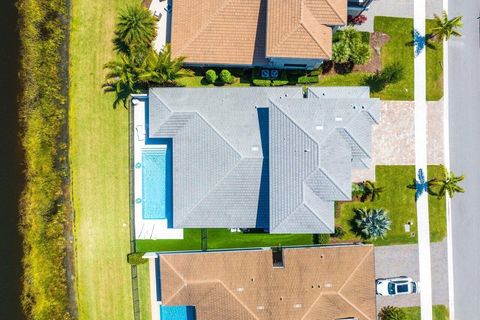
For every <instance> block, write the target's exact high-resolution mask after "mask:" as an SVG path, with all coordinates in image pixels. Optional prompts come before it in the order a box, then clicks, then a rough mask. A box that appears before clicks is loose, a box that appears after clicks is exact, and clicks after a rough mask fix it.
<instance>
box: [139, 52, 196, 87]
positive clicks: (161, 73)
mask: <svg viewBox="0 0 480 320" xmlns="http://www.w3.org/2000/svg"><path fill="white" fill-rule="evenodd" d="M184 60H185V57H177V58H172V53H171V47H170V44H167V45H165V47H164V48H163V50H162V51H161V52H160V53H156V52H155V51H153V50H151V52H150V54H149V56H148V58H147V68H146V69H147V71H146V72H145V73H144V74H142V75H141V76H140V79H141V80H147V81H149V82H150V83H154V84H156V85H161V86H175V85H176V84H177V80H178V79H179V78H183V77H192V76H193V75H194V73H193V71H191V70H188V69H184V68H183V61H184Z"/></svg>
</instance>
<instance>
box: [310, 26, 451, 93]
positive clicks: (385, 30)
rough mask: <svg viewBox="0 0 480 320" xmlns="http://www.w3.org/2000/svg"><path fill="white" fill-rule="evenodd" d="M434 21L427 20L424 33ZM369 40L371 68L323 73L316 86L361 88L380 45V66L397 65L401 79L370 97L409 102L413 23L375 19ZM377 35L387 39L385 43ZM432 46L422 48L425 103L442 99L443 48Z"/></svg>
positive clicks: (411, 73)
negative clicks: (400, 72) (424, 50)
mask: <svg viewBox="0 0 480 320" xmlns="http://www.w3.org/2000/svg"><path fill="white" fill-rule="evenodd" d="M433 25H434V21H433V20H430V19H427V21H426V28H427V33H428V32H429V30H431V29H432V27H433ZM374 30H375V32H374V33H373V35H375V34H378V35H377V36H373V35H372V37H374V38H373V39H374V40H372V39H371V40H370V45H371V47H372V59H373V60H374V63H372V65H368V64H367V65H365V66H363V67H361V66H356V67H354V69H353V72H351V73H347V74H338V73H336V72H332V73H327V74H326V75H323V76H322V77H321V78H320V82H319V85H320V86H364V85H366V81H365V79H366V77H367V76H369V75H371V74H372V73H371V72H372V71H373V69H375V63H378V61H376V60H377V59H378V57H377V56H378V50H377V49H376V47H378V46H379V44H383V43H384V45H383V47H382V49H381V66H382V68H385V66H388V65H390V64H392V63H395V62H396V63H400V64H401V65H403V66H404V68H405V78H404V79H403V80H401V81H399V82H397V83H394V84H391V85H388V86H387V87H386V88H385V89H384V90H382V91H380V92H378V93H373V94H372V97H378V98H380V99H382V100H413V98H414V97H413V83H414V82H413V81H414V79H413V76H414V75H413V73H414V72H413V57H414V52H413V47H412V45H411V42H412V39H413V37H412V31H413V19H411V18H393V17H378V16H377V17H375V22H374ZM381 35H387V36H388V38H389V40H388V41H386V42H385V40H386V38H384V36H381ZM431 45H432V46H427V47H426V55H427V57H426V60H427V100H429V101H436V100H439V99H440V98H441V97H442V96H443V73H442V72H443V71H442V70H443V69H442V64H443V44H442V43H437V42H431Z"/></svg>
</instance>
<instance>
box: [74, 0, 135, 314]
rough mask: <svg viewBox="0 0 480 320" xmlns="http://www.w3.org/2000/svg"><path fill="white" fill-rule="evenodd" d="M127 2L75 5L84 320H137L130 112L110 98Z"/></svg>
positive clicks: (79, 271)
mask: <svg viewBox="0 0 480 320" xmlns="http://www.w3.org/2000/svg"><path fill="white" fill-rule="evenodd" d="M127 3H132V2H131V1H127V0H108V1H107V0H99V1H95V2H94V3H92V2H89V1H81V0H73V1H72V25H71V37H70V48H69V50H70V68H69V73H70V92H69V97H70V111H69V112H70V113H69V125H70V161H71V180H72V185H71V187H72V189H71V192H72V195H73V205H74V209H75V246H76V259H75V262H76V285H77V301H78V308H79V319H80V320H93V319H117V320H122V319H125V320H127V319H129V320H130V319H132V316H133V308H132V287H131V279H130V266H129V265H128V264H127V263H126V255H127V254H128V252H129V251H130V232H129V187H128V186H129V182H128V179H129V175H128V112H127V110H125V109H124V108H122V107H119V108H118V109H117V110H114V109H113V108H112V102H113V96H112V95H104V94H103V93H102V90H101V85H102V82H103V78H104V71H103V65H104V63H106V62H107V61H108V60H109V59H110V58H111V57H112V54H113V51H112V44H111V37H112V30H113V26H114V21H115V16H116V13H117V11H118V9H119V8H120V7H124V6H125V5H126V4H127Z"/></svg>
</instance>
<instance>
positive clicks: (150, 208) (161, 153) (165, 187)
mask: <svg viewBox="0 0 480 320" xmlns="http://www.w3.org/2000/svg"><path fill="white" fill-rule="evenodd" d="M171 162H172V161H171V147H170V146H168V145H162V146H158V147H156V148H154V149H153V148H152V149H143V150H142V163H141V170H142V199H136V200H137V201H141V203H142V216H143V219H168V220H171V217H172V163H171Z"/></svg>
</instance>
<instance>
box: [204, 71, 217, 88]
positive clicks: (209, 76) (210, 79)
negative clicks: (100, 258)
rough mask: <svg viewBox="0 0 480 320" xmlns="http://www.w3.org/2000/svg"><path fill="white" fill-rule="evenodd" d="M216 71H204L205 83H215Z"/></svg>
mask: <svg viewBox="0 0 480 320" xmlns="http://www.w3.org/2000/svg"><path fill="white" fill-rule="evenodd" d="M217 78H218V76H217V73H216V72H215V70H212V69H210V70H207V72H205V80H206V81H207V83H210V84H212V83H215V81H217Z"/></svg>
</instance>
